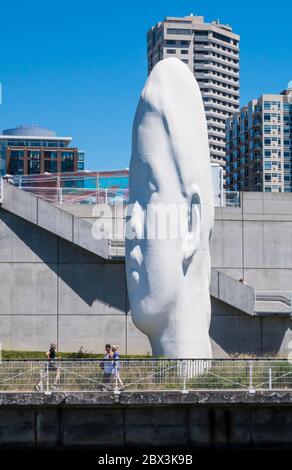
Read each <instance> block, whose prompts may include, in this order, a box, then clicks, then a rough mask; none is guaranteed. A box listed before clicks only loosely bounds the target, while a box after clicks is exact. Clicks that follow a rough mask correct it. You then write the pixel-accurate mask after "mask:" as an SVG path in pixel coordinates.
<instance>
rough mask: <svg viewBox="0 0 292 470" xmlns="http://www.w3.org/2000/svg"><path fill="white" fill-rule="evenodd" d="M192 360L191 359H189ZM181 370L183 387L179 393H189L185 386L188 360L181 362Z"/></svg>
mask: <svg viewBox="0 0 292 470" xmlns="http://www.w3.org/2000/svg"><path fill="white" fill-rule="evenodd" d="M190 360H191V361H192V359H190ZM192 365H193V364H192ZM182 371H183V388H182V391H181V393H189V391H188V390H187V387H186V383H187V375H188V361H183V362H182Z"/></svg>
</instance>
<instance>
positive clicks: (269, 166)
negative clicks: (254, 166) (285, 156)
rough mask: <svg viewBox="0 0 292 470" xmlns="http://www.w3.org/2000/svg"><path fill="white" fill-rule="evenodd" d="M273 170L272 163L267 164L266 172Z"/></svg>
mask: <svg viewBox="0 0 292 470" xmlns="http://www.w3.org/2000/svg"><path fill="white" fill-rule="evenodd" d="M271 169H272V164H271V162H265V170H271Z"/></svg>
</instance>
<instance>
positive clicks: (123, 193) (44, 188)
mask: <svg viewBox="0 0 292 470" xmlns="http://www.w3.org/2000/svg"><path fill="white" fill-rule="evenodd" d="M23 178H24V177H23ZM5 180H6V181H8V182H9V183H11V184H13V185H14V186H16V187H18V188H19V189H21V190H22V191H26V192H29V193H31V194H34V195H36V196H38V197H41V198H42V199H45V200H46V201H47V202H50V203H53V204H115V203H117V202H119V203H120V202H123V203H124V204H127V203H128V199H129V189H128V188H119V187H117V188H115V187H113V188H102V187H99V186H98V185H96V187H86V179H84V178H83V180H82V183H84V184H85V187H78V183H80V181H81V180H80V178H78V177H76V180H74V178H72V177H71V178H69V177H68V178H67V179H65V178H64V179H62V178H61V177H60V178H59V181H58V180H57V179H56V178H54V179H53V178H51V179H49V178H48V179H46V178H42V179H39V180H37V179H34V180H31V181H29V180H28V181H26V182H25V183H24V181H23V180H22V179H17V178H15V177H14V178H5ZM88 180H89V181H93V180H92V178H88ZM96 181H97V182H98V180H96ZM96 184H97V183H96ZM214 204H215V207H219V206H221V207H240V193H239V192H238V191H223V192H222V193H220V194H217V195H214Z"/></svg>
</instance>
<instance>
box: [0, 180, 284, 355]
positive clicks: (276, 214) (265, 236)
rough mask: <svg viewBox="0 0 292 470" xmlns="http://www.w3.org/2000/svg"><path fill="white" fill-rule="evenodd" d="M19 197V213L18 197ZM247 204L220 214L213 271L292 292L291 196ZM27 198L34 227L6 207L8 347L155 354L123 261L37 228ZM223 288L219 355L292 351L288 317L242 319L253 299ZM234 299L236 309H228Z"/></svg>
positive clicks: (2, 318)
mask: <svg viewBox="0 0 292 470" xmlns="http://www.w3.org/2000/svg"><path fill="white" fill-rule="evenodd" d="M13 189H14V190H15V188H13ZM19 192H20V191H17V193H19ZM11 201H12V202H11V204H12V206H11V210H13V207H14V206H13V204H14V205H15V204H16V202H17V201H14V202H13V200H11ZM241 201H242V207H240V208H216V217H215V227H214V233H213V239H212V243H211V254H212V267H213V268H215V269H217V270H219V271H220V272H222V273H225V274H226V275H228V276H231V277H232V278H234V279H235V280H238V279H240V278H244V279H245V280H246V282H247V283H248V284H250V286H251V287H253V288H255V289H258V290H282V291H283V290H292V248H291V243H290V240H291V239H292V195H290V194H268V193H244V194H242V197H241ZM20 202H21V204H22V202H23V204H24V208H23V210H24V209H25V214H26V216H27V219H28V220H29V221H30V222H29V221H28V220H24V218H22V217H18V216H16V215H15V214H13V213H12V212H8V211H6V210H3V209H0V279H1V282H0V341H1V342H2V347H3V348H5V349H25V350H35V349H47V346H48V343H50V342H51V341H54V340H57V341H58V343H59V348H60V350H67V351H76V350H77V349H79V348H80V347H81V346H83V347H84V348H85V349H87V350H88V351H94V352H100V351H101V350H103V345H104V343H105V342H108V341H112V342H118V343H119V344H120V346H121V352H122V353H123V354H124V353H129V354H149V353H150V351H151V349H150V345H149V342H148V340H147V338H146V337H145V336H144V335H143V334H141V333H140V332H139V331H138V330H137V329H136V328H135V326H134V325H133V322H132V319H131V315H130V312H129V308H128V300H127V291H126V280H125V272H124V261H123V259H120V260H119V261H111V260H106V259H104V258H102V257H99V256H97V255H96V254H94V253H92V252H90V251H87V250H85V249H83V248H81V247H80V246H78V245H76V244H74V243H72V242H70V241H67V240H65V239H63V238H60V237H59V236H57V235H55V234H54V233H51V232H50V231H48V230H46V229H45V228H41V227H39V226H38V225H37V220H35V219H34V218H33V217H34V215H33V214H35V209H34V208H31V206H30V205H29V204H27V205H26V203H25V201H20ZM20 202H19V201H18V203H19V204H20ZM30 203H31V201H30ZM19 204H18V205H16V206H17V207H18V209H19ZM17 207H16V208H17ZM18 209H17V210H18ZM74 210H75V212H76V211H77V212H78V211H79V212H78V214H77V213H76V214H75V213H74V217H75V218H78V217H80V216H81V215H83V216H84V217H82V218H81V220H82V221H84V219H85V220H86V221H87V222H88V224H92V221H93V220H94V218H95V216H96V214H91V215H92V216H91V217H90V211H91V212H92V209H90V210H89V209H88V207H86V208H85V209H84V208H82V207H81V206H76V208H75V209H74ZM118 217H119V218H120V219H122V215H121V214H119V216H118ZM81 238H82V237H81ZM218 276H220V274H219V275H218ZM219 284H220V285H221V294H220V295H218V297H219V299H221V300H218V299H215V298H213V299H212V321H211V330H210V331H211V337H212V340H213V349H214V354H215V356H216V357H222V356H224V355H225V354H226V353H257V354H261V353H266V354H268V353H278V352H280V353H281V354H287V352H290V348H289V341H290V340H292V321H291V319H290V318H289V317H286V318H285V317H261V318H260V317H251V315H248V314H247V313H243V312H244V311H245V312H247V310H246V309H245V307H246V306H245V307H244V306H243V305H242V299H243V297H244V298H245V294H243V297H242V295H241V293H240V292H238V289H237V288H236V289H235V288H234V289H229V287H228V286H227V287H228V289H227V290H226V288H225V287H226V286H225V281H224V277H222V282H220V283H219ZM235 285H236V284H235ZM224 286H225V287H224ZM237 287H238V288H240V286H238V283H237ZM241 287H242V286H241ZM223 294H224V295H223ZM228 296H229V297H230V296H231V297H232V296H233V299H232V298H229V301H230V302H231V301H232V303H233V305H236V306H237V308H234V307H231V306H230V305H228V303H227V302H228ZM249 309H250V310H252V295H250V296H249Z"/></svg>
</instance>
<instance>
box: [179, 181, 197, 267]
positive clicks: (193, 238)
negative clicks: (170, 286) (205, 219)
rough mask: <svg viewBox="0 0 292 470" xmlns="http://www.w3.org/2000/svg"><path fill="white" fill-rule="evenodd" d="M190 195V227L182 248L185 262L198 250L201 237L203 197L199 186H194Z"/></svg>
mask: <svg viewBox="0 0 292 470" xmlns="http://www.w3.org/2000/svg"><path fill="white" fill-rule="evenodd" d="M193 189H194V191H192V193H191V195H190V196H189V197H188V202H187V204H188V228H187V232H186V234H185V237H184V240H183V244H182V250H183V259H184V262H187V261H190V260H191V259H192V257H193V255H194V253H195V252H196V250H197V248H198V246H199V243H200V238H201V197H200V193H199V188H198V187H194V188H193Z"/></svg>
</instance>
